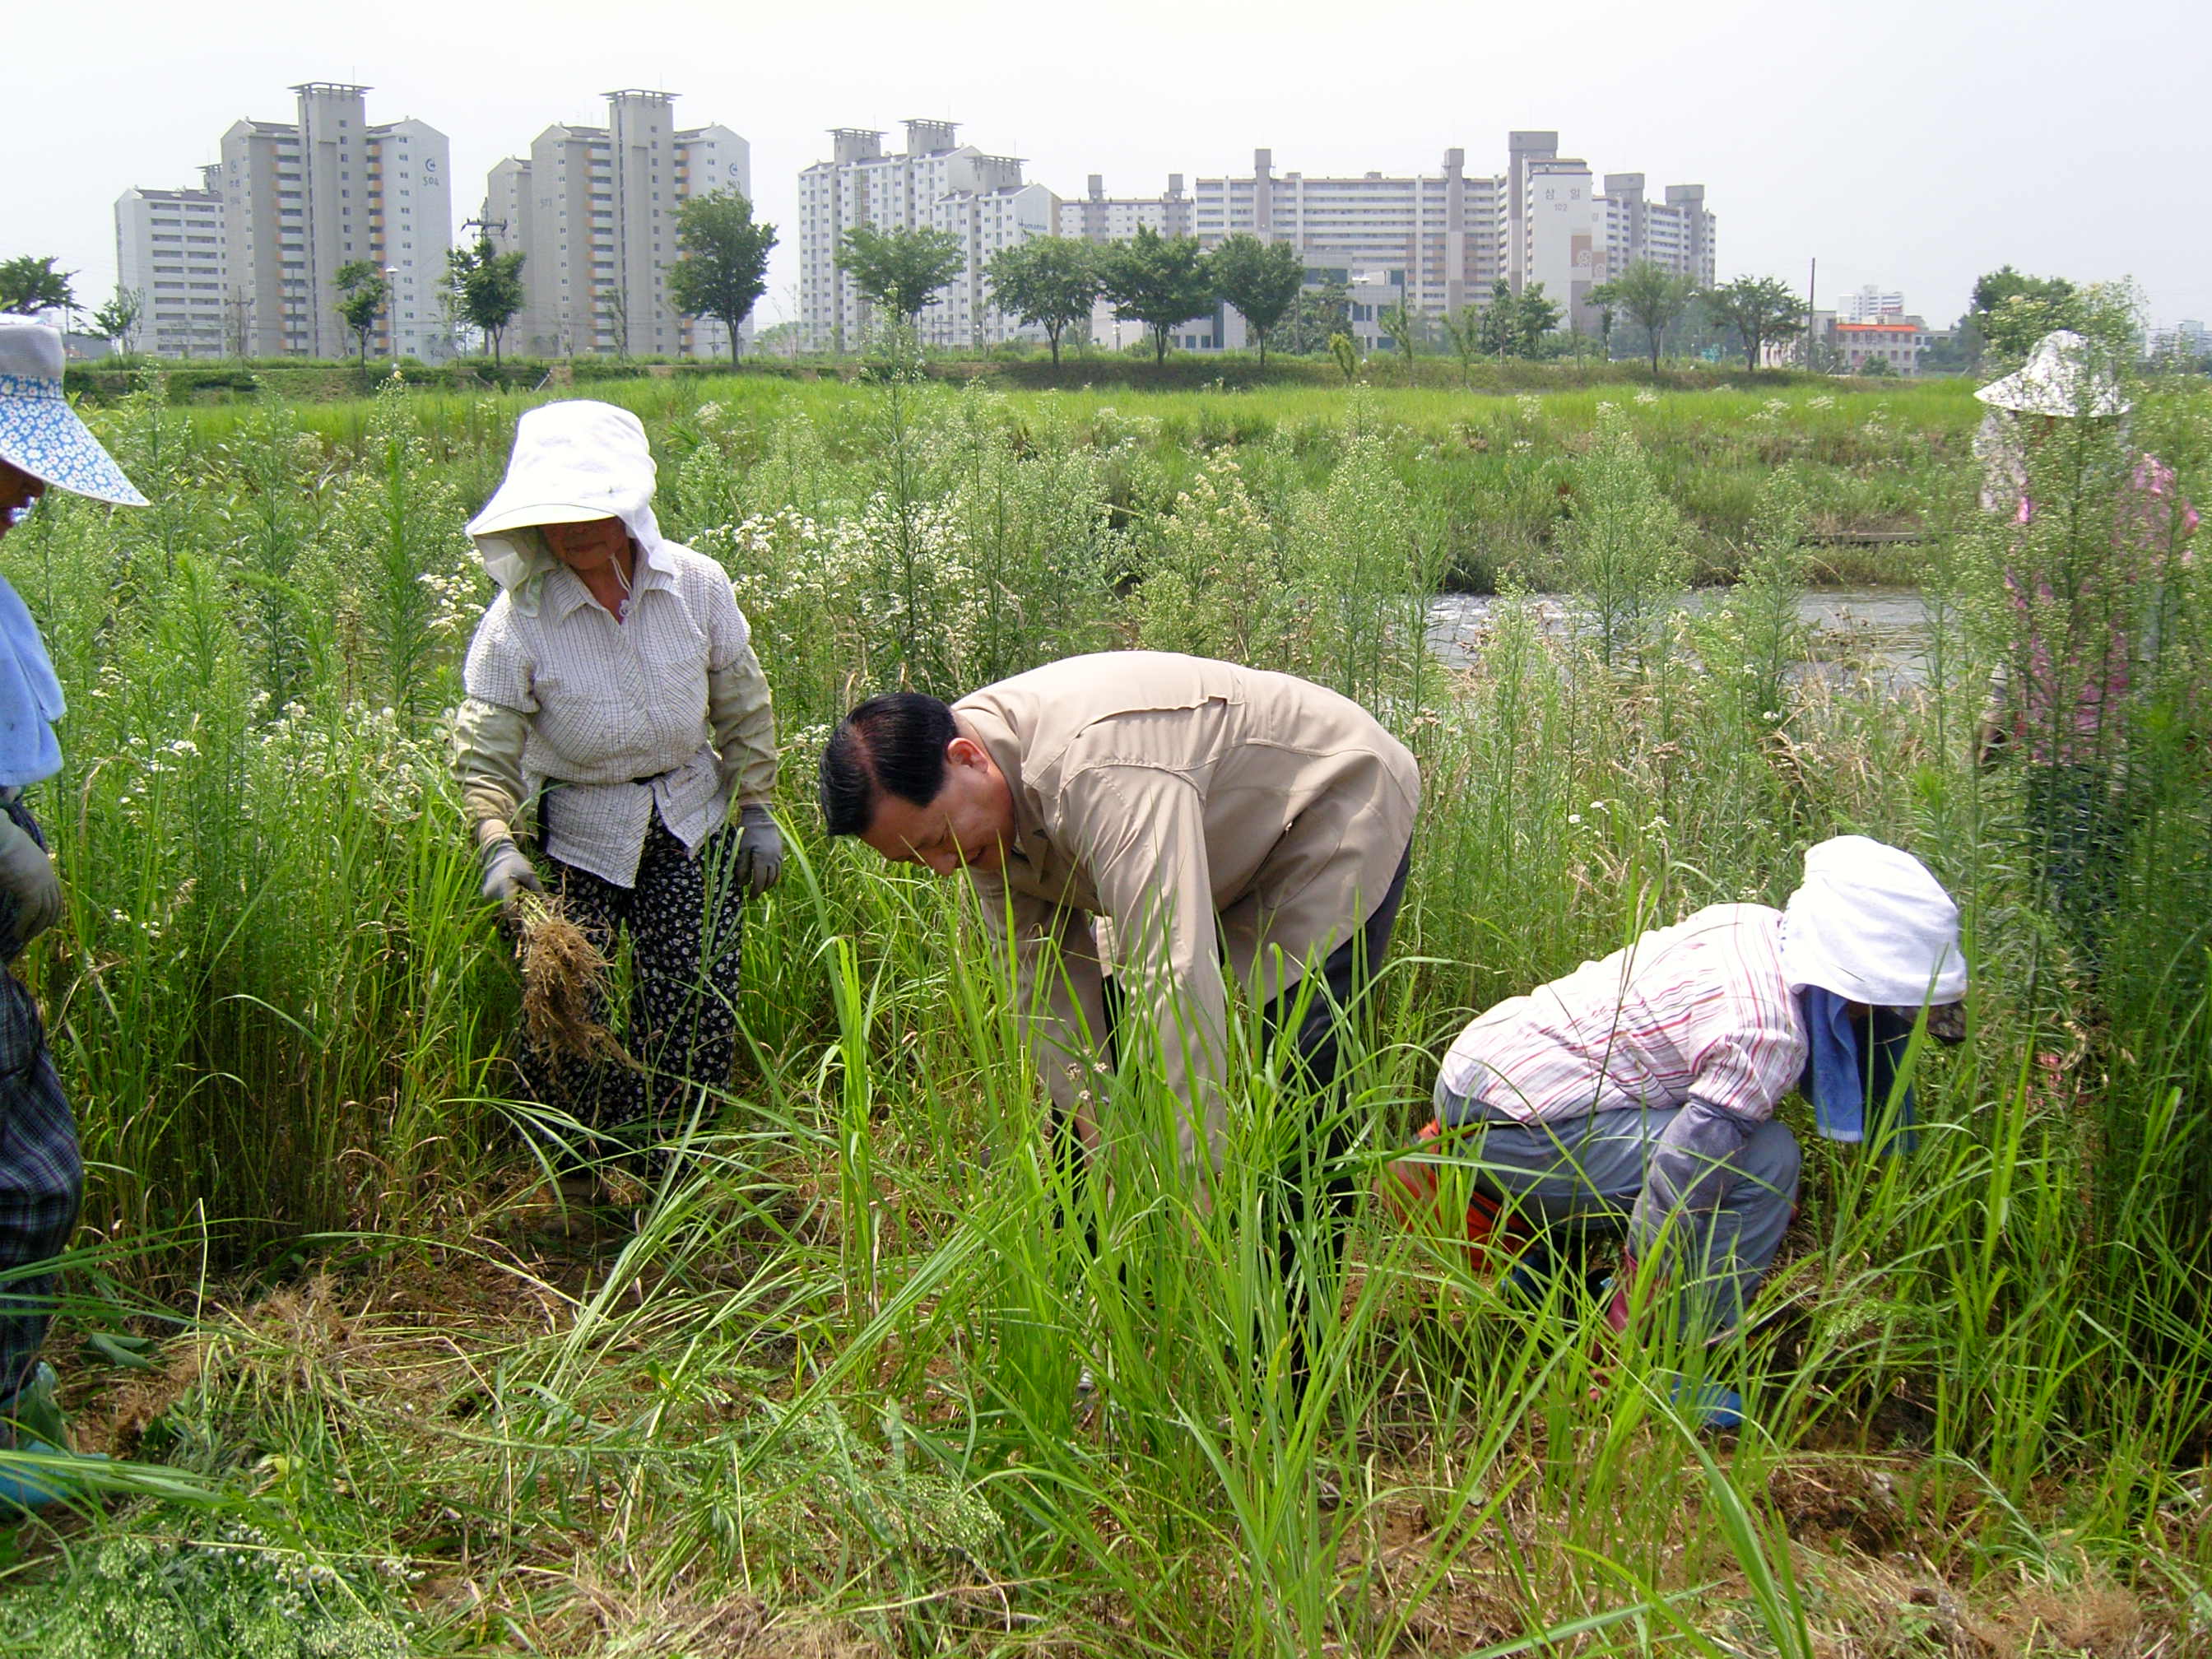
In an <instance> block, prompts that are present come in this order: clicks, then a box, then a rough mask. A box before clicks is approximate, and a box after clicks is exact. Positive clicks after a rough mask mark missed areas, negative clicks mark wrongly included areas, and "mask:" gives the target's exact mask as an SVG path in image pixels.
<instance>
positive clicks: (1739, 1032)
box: [1683, 927, 1805, 1121]
mask: <svg viewBox="0 0 2212 1659" xmlns="http://www.w3.org/2000/svg"><path fill="white" fill-rule="evenodd" d="M1695 948H1696V950H1697V951H1698V952H1699V955H1701V956H1703V957H1705V963H1704V968H1705V971H1704V972H1701V973H1700V974H1699V975H1697V978H1698V980H1699V982H1700V983H1701V984H1702V985H1703V986H1704V987H1705V990H1704V994H1702V995H1700V996H1699V999H1698V1001H1697V1004H1696V1007H1695V1012H1694V1018H1693V1024H1692V1036H1691V1040H1689V1041H1687V1042H1685V1043H1684V1044H1683V1053H1684V1055H1685V1057H1686V1059H1687V1060H1689V1062H1690V1086H1689V1094H1690V1097H1691V1098H1692V1100H1700V1101H1703V1102H1705V1103H1706V1104H1707V1105H1709V1106H1716V1107H1718V1108H1719V1109H1722V1110H1723V1111H1725V1112H1730V1113H1734V1114H1735V1115H1737V1116H1739V1117H1745V1118H1750V1119H1753V1120H1755V1121H1763V1120H1765V1119H1766V1118H1770V1117H1771V1116H1773V1115H1774V1109H1775V1107H1776V1105H1777V1104H1778V1103H1780V1101H1781V1099H1782V1097H1783V1096H1784V1095H1785V1094H1787V1093H1788V1092H1789V1091H1790V1088H1791V1087H1792V1086H1793V1085H1795V1084H1796V1081H1797V1079H1798V1077H1799V1075H1800V1074H1801V1073H1803V1071H1804V1069H1805V1039H1804V1036H1803V1034H1802V1031H1801V1030H1800V1029H1799V1024H1798V1020H1797V1017H1796V1010H1795V1009H1794V1008H1793V1007H1792V1006H1790V1004H1791V999H1790V987H1788V985H1787V984H1785V983H1784V981H1783V978H1782V969H1781V963H1780V960H1779V958H1778V956H1777V954H1776V951H1775V948H1774V945H1773V943H1772V940H1771V939H1770V938H1768V937H1766V936H1765V935H1764V934H1758V935H1754V934H1753V932H1752V930H1747V929H1745V928H1741V927H1739V928H1736V929H1732V930H1731V931H1730V932H1729V933H1728V934H1726V935H1723V936H1722V937H1720V938H1717V939H1708V940H1705V941H1701V942H1700V943H1699V945H1697V946H1696V947H1695Z"/></svg>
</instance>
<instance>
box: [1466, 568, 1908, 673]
mask: <svg viewBox="0 0 2212 1659" xmlns="http://www.w3.org/2000/svg"><path fill="white" fill-rule="evenodd" d="M1728 593H1729V590H1728V589H1727V588H1699V589H1696V590H1694V591H1692V593H1691V594H1690V597H1689V603H1690V605H1691V606H1692V609H1697V608H1701V607H1703V606H1705V605H1717V604H1720V603H1722V602H1723V601H1724V600H1725V599H1726V598H1727V596H1728ZM1500 603H1501V601H1499V600H1498V599H1496V598H1494V597H1492V596H1491V595H1488V594H1479V593H1445V594H1441V595H1439V596H1438V597H1437V599H1433V600H1432V601H1431V602H1430V605H1429V644H1430V647H1431V649H1433V650H1434V651H1435V652H1436V653H1437V655H1438V656H1440V657H1442V658H1443V659H1444V660H1445V661H1446V662H1449V663H1450V664H1452V665H1455V666H1468V665H1473V664H1474V662H1475V661H1476V660H1477V659H1478V658H1479V657H1480V653H1481V650H1482V642H1483V640H1484V638H1485V636H1486V635H1487V633H1488V631H1489V621H1490V617H1491V613H1492V611H1495V610H1496V609H1497V608H1498V605H1499V604H1500ZM1536 603H1537V605H1538V606H1539V608H1540V613H1541V615H1542V617H1544V622H1545V626H1546V628H1547V629H1553V630H1558V631H1564V630H1565V627H1566V624H1567V620H1568V618H1569V617H1570V615H1571V607H1572V605H1573V603H1574V602H1573V600H1572V599H1571V598H1569V597H1568V596H1567V595H1565V594H1560V593H1547V594H1541V595H1539V596H1538V597H1537V600H1536ZM1797 613H1798V615H1799V616H1800V617H1802V618H1803V620H1804V622H1805V623H1806V625H1807V627H1808V629H1810V630H1811V634H1812V645H1813V650H1812V659H1811V665H1812V667H1813V668H1814V670H1815V671H1819V672H1822V673H1853V672H1865V673H1869V674H1872V675H1873V676H1875V678H1877V679H1879V680H1881V681H1883V682H1884V683H1886V684H1890V685H1891V686H1893V687H1894V688H1900V689H1901V688H1903V687H1905V686H1909V685H1917V684H1920V683H1921V682H1922V681H1923V679H1924V678H1926V677H1927V661H1926V658H1927V650H1928V615H1927V611H1926V610H1925V608H1924V607H1923V605H1922V604H1921V602H1920V595H1919V593H1918V592H1917V591H1915V590H1914V589H1912V588H1909V587H1862V588H1839V589H1828V590H1824V591H1822V592H1817V593H1808V594H1807V595H1806V596H1805V597H1804V598H1803V599H1801V600H1800V601H1799V602H1798V606H1797Z"/></svg>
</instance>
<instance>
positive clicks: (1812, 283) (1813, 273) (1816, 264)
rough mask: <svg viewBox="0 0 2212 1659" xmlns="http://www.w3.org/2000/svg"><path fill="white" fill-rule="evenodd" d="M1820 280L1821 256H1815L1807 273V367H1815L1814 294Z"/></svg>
mask: <svg viewBox="0 0 2212 1659" xmlns="http://www.w3.org/2000/svg"><path fill="white" fill-rule="evenodd" d="M1819 288H1820V255H1818V254H1814V256H1813V264H1812V267H1811V269H1809V270H1807V271H1806V273H1805V367H1806V368H1808V369H1809V368H1812V367H1813V328H1814V323H1813V296H1814V294H1815V293H1816V292H1817V291H1818V290H1819Z"/></svg>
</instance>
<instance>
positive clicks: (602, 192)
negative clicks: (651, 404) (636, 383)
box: [483, 88, 752, 357]
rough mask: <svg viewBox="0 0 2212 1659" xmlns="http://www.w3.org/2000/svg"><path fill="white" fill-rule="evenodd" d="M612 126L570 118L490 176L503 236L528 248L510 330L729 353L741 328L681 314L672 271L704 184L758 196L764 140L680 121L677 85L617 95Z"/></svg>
mask: <svg viewBox="0 0 2212 1659" xmlns="http://www.w3.org/2000/svg"><path fill="white" fill-rule="evenodd" d="M606 100H607V124H606V125H605V126H603V127H587V126H574V125H568V123H565V122H556V123H555V124H554V125H551V126H550V127H548V128H546V129H545V130H544V131H543V132H541V133H539V134H538V137H536V138H535V139H534V140H532V143H531V146H530V155H529V158H528V159H527V160H524V159H521V158H520V157H510V158H508V159H507V160H506V161H501V162H500V163H499V164H498V165H497V166H496V167H493V168H492V170H491V173H490V174H489V177H488V178H487V179H486V181H485V198H484V208H483V223H484V228H485V230H486V233H487V234H489V236H490V238H491V240H492V242H493V244H494V246H497V247H498V248H499V249H501V251H502V252H514V251H518V250H519V251H520V252H521V253H522V254H523V256H524V257H523V262H522V284H523V290H524V295H525V299H524V302H523V308H522V311H521V313H520V314H519V315H518V316H517V317H516V318H515V319H514V324H513V328H512V329H511V330H510V331H509V332H508V335H507V338H508V341H509V342H510V343H512V344H513V345H514V346H515V347H516V348H517V349H520V350H524V351H527V352H530V353H532V354H534V355H537V356H564V357H565V356H575V355H578V354H590V353H613V352H616V351H618V350H619V351H623V352H627V353H629V354H634V355H635V356H710V357H711V356H726V355H727V354H728V351H729V349H730V339H729V333H728V331H727V330H726V329H725V328H724V327H723V325H721V324H720V323H719V322H716V321H714V320H712V319H705V318H699V319H694V318H689V317H684V316H682V315H680V314H679V313H678V312H677V311H676V309H675V307H673V306H672V305H671V303H670V301H669V297H668V273H669V269H670V267H671V266H672V265H673V264H675V263H676V261H677V258H678V254H679V252H680V250H679V249H678V245H677V240H676V228H677V227H676V222H677V213H678V209H680V208H681V207H682V206H683V204H684V203H685V202H686V201H688V200H690V198H691V197H694V196H704V195H708V194H709V193H711V192H712V191H717V190H733V191H737V193H738V194H739V195H740V196H744V197H747V198H748V199H750V197H751V195H752V149H751V146H750V145H749V144H748V143H746V142H745V141H744V139H743V138H741V137H738V135H737V134H736V133H735V132H733V131H731V130H730V129H729V128H727V127H726V126H721V125H715V124H709V125H706V126H701V127H678V125H676V94H673V93H669V92H653V91H649V90H646V89H644V88H625V89H623V90H622V91H619V92H611V93H608V94H606Z"/></svg>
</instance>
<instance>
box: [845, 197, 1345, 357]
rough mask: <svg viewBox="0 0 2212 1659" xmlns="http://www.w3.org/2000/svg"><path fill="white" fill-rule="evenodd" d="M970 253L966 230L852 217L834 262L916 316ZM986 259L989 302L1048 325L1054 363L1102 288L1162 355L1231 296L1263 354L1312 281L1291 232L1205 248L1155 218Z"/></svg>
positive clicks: (1031, 243) (884, 300)
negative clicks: (1104, 235) (1160, 227)
mask: <svg viewBox="0 0 2212 1659" xmlns="http://www.w3.org/2000/svg"><path fill="white" fill-rule="evenodd" d="M965 259H966V254H965V252H964V251H963V247H962V246H961V242H960V239H959V238H958V237H957V236H954V235H952V234H951V233H949V232H946V231H941V230H933V229H927V228H921V229H914V230H904V229H897V228H893V229H889V230H882V229H878V228H875V227H874V226H872V225H856V226H854V228H852V229H850V230H848V231H847V232H846V233H845V234H844V237H843V239H842V242H841V243H840V245H839V247H838V252H837V267H838V269H839V270H842V271H843V272H844V273H845V274H846V275H847V276H850V277H851V278H852V279H853V283H854V287H856V288H857V289H859V290H860V293H861V295H863V296H864V297H865V298H866V299H867V300H868V301H870V302H871V303H872V304H874V305H877V306H879V307H882V308H884V310H886V311H889V312H890V313H894V314H895V315H896V316H897V317H898V318H900V319H902V320H903V321H905V322H908V323H909V324H911V323H913V322H915V320H917V319H919V318H920V316H921V313H922V312H923V310H924V309H926V308H927V307H929V306H931V305H933V304H935V303H936V302H937V301H936V296H937V295H938V293H939V290H941V289H944V288H945V285H946V284H947V283H951V281H952V279H953V278H954V277H955V276H957V275H958V274H959V271H960V269H961V266H962V264H963V263H964V262H965ZM985 270H986V272H987V275H988V276H989V278H990V283H991V298H992V303H993V304H994V305H995V306H996V307H998V308H999V309H1000V311H1002V312H1005V313H1007V314H1009V315H1011V316H1015V317H1018V318H1020V319H1021V320H1022V321H1023V322H1024V323H1026V324H1029V325H1032V326H1034V327H1037V328H1042V330H1043V331H1044V334H1045V340H1046V342H1047V343H1048V345H1049V346H1050V348H1051V349H1052V360H1053V362H1054V363H1058V362H1060V338H1061V337H1062V336H1063V335H1064V334H1066V331H1068V329H1070V328H1071V327H1073V326H1074V325H1078V324H1079V323H1082V322H1085V320H1087V319H1089V317H1090V315H1091V307H1093V306H1095V305H1096V304H1097V302H1098V301H1100V300H1101V299H1104V300H1106V301H1109V303H1110V304H1111V305H1112V306H1113V307H1114V314H1115V316H1117V317H1119V318H1121V320H1122V321H1124V322H1136V323H1142V324H1144V325H1145V326H1146V329H1147V330H1148V331H1150V332H1151V334H1152V348H1153V351H1154V354H1155V356H1156V357H1158V358H1164V357H1166V356H1167V350H1168V339H1169V337H1170V335H1171V334H1172V333H1173V332H1174V331H1175V330H1176V328H1177V327H1179V326H1180V325H1182V324H1184V323H1187V322H1188V321H1189V320H1190V319H1192V318H1194V317H1200V316H1203V315H1205V314H1206V313H1207V312H1209V311H1211V310H1212V309H1213V307H1214V306H1215V305H1216V304H1217V303H1218V302H1220V301H1227V302H1228V303H1229V304H1231V305H1232V306H1234V307H1236V308H1237V311H1238V312H1239V313H1241V314H1242V315H1243V319H1244V320H1245V322H1246V324H1247V325H1249V327H1250V328H1251V330H1252V334H1253V337H1254V339H1255V341H1256V342H1257V343H1258V345H1259V347H1260V358H1261V362H1266V361H1267V337H1268V335H1269V333H1270V332H1271V331H1273V329H1274V328H1275V327H1276V325H1278V324H1279V323H1280V322H1281V321H1282V320H1283V319H1284V317H1285V315H1286V314H1287V313H1289V311H1290V309H1291V306H1292V305H1293V303H1295V302H1296V301H1297V298H1298V293H1299V290H1300V289H1302V288H1303V287H1304V283H1305V266H1304V262H1303V261H1302V260H1301V259H1300V258H1298V255H1297V250H1296V249H1294V248H1292V247H1291V246H1289V245H1288V244H1287V243H1283V242H1262V241H1261V240H1259V239H1258V238H1257V237H1254V236H1232V237H1231V238H1230V239H1229V240H1227V241H1225V242H1224V243H1222V244H1221V245H1220V246H1218V247H1217V248H1215V249H1214V250H1213V251H1212V252H1211V253H1207V252H1201V251H1200V247H1199V245H1198V238H1196V237H1195V236H1163V235H1161V234H1159V232H1158V231H1157V230H1154V229H1152V228H1151V227H1150V226H1145V227H1142V228H1139V230H1138V232H1137V234H1135V235H1134V236H1133V237H1131V238H1130V239H1129V240H1127V241H1121V242H1109V243H1107V244H1104V245H1103V246H1100V245H1097V244H1093V243H1091V242H1085V241H1080V240H1076V239H1074V238H1072V237H1066V236H1036V237H1031V238H1030V240H1027V241H1024V242H1020V243H1017V244H1016V245H1015V246H1012V247H1007V248H1001V249H1000V250H999V251H998V252H996V253H994V254H993V255H992V256H991V258H990V260H989V262H988V263H987V265H986V267H985Z"/></svg>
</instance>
